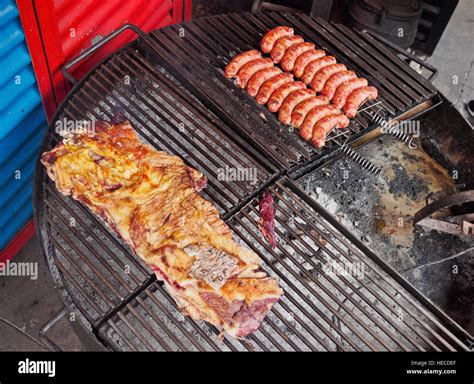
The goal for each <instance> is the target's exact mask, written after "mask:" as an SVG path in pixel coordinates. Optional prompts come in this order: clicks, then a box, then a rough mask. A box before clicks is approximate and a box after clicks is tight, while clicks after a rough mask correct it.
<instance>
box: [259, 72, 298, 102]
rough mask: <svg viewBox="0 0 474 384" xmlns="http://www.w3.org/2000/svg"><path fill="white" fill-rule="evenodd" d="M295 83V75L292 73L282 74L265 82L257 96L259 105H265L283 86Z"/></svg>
mask: <svg viewBox="0 0 474 384" xmlns="http://www.w3.org/2000/svg"><path fill="white" fill-rule="evenodd" d="M290 81H293V75H292V74H291V73H280V74H279V75H276V76H274V77H272V78H271V79H268V80H267V81H265V82H264V83H263V84H262V86H261V87H260V90H259V91H258V94H257V103H258V104H262V105H263V104H265V103H266V102H267V101H268V99H269V98H270V96H271V94H272V93H273V92H275V90H277V89H278V88H280V87H281V86H282V85H283V84H286V83H289V82H290Z"/></svg>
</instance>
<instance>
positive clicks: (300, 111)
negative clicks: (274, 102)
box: [291, 96, 329, 128]
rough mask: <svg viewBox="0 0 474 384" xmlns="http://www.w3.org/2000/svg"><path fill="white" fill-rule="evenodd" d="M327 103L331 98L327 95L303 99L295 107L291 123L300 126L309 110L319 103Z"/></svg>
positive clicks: (296, 126)
mask: <svg viewBox="0 0 474 384" xmlns="http://www.w3.org/2000/svg"><path fill="white" fill-rule="evenodd" d="M327 104H329V99H328V98H327V97H326V96H313V97H310V98H309V99H306V100H304V101H302V102H301V103H299V104H298V105H297V106H296V107H295V109H294V110H293V113H292V114H291V124H292V125H293V127H295V128H299V127H300V126H301V124H302V123H303V121H304V119H305V117H306V115H307V114H308V113H309V111H311V110H312V109H313V108H314V107H317V106H319V105H327Z"/></svg>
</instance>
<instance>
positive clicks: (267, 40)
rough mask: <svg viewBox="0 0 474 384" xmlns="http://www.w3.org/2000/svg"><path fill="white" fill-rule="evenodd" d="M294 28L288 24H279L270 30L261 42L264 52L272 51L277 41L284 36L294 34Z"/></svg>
mask: <svg viewBox="0 0 474 384" xmlns="http://www.w3.org/2000/svg"><path fill="white" fill-rule="evenodd" d="M293 33H294V31H293V28H290V27H286V26H283V25H282V26H279V27H276V28H273V29H272V30H270V31H268V32H267V33H266V34H265V36H263V38H262V41H261V42H260V49H261V50H262V52H263V53H269V52H271V50H272V48H273V46H274V44H275V42H276V41H277V40H278V39H279V38H280V37H283V36H293Z"/></svg>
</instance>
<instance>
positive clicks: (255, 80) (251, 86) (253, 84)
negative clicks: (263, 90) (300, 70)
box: [247, 67, 281, 97]
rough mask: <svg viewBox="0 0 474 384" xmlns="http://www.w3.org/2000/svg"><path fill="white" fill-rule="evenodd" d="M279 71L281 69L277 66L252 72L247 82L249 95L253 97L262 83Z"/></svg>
mask: <svg viewBox="0 0 474 384" xmlns="http://www.w3.org/2000/svg"><path fill="white" fill-rule="evenodd" d="M279 73H281V69H280V68H278V67H271V68H265V69H262V70H260V71H258V72H257V73H255V74H253V75H252V77H251V78H250V80H249V81H248V82H247V93H248V95H249V96H252V97H255V96H256V95H257V93H258V90H259V89H260V87H261V86H262V84H263V83H264V82H265V81H267V80H268V79H271V78H272V77H273V76H276V75H278V74H279Z"/></svg>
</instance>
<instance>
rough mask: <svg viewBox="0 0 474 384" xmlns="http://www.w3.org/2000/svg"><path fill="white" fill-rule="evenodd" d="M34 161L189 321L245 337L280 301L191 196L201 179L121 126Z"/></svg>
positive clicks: (244, 252)
mask: <svg viewBox="0 0 474 384" xmlns="http://www.w3.org/2000/svg"><path fill="white" fill-rule="evenodd" d="M41 162H42V163H43V165H44V166H45V167H46V169H47V172H48V175H49V176H50V178H51V179H52V180H54V181H55V183H56V187H57V188H58V190H59V191H60V192H61V193H63V194H65V195H71V196H72V197H73V198H74V199H76V200H79V201H81V202H82V203H83V204H85V205H86V206H87V207H88V208H89V209H91V210H92V211H93V212H94V213H95V214H96V215H98V216H100V217H101V218H102V219H103V220H104V221H105V222H106V223H107V224H108V225H109V226H110V227H112V228H113V229H114V230H115V231H116V232H117V233H118V234H119V235H120V236H121V237H122V238H123V239H124V240H125V241H126V242H127V244H128V245H129V246H130V247H131V248H132V249H133V250H134V252H135V253H136V254H137V255H138V256H139V257H141V258H142V259H143V260H144V261H145V262H146V263H147V264H148V265H150V267H151V268H152V269H153V270H154V271H155V273H156V275H157V277H158V279H159V280H162V281H163V282H164V285H165V287H166V288H167V289H168V291H169V292H170V294H171V295H172V297H173V298H174V299H175V301H176V303H177V304H178V306H179V308H180V309H181V311H182V312H183V313H185V314H187V315H189V316H191V317H192V318H193V319H195V320H205V321H207V322H209V323H211V324H214V325H216V326H219V327H222V328H223V329H224V330H225V331H227V333H228V334H229V335H231V336H234V337H244V336H246V335H248V334H249V333H252V332H254V331H255V330H256V329H257V328H258V327H259V325H260V323H261V321H262V320H263V318H264V317H265V315H266V314H267V313H268V311H269V310H270V309H271V307H272V305H273V304H274V303H275V302H276V301H278V299H279V297H280V296H281V294H282V290H281V289H280V288H279V286H278V283H277V281H276V280H275V279H273V278H270V277H269V276H268V275H267V274H266V273H265V272H263V271H262V269H261V267H260V263H261V260H260V259H259V257H258V256H257V255H256V254H255V253H254V252H252V251H251V250H249V249H247V248H244V247H242V246H240V245H238V244H237V243H236V242H235V241H234V240H233V239H232V233H231V231H230V230H229V228H228V227H227V225H226V224H225V223H224V222H223V221H222V220H221V219H220V218H219V214H218V211H217V210H216V208H215V207H214V206H213V205H212V204H211V203H209V202H208V201H206V200H205V199H204V198H202V197H201V196H200V195H199V194H198V190H199V189H200V188H202V187H203V186H204V185H205V177H204V176H203V175H202V174H201V173H200V172H199V171H197V170H195V169H192V168H190V167H188V166H186V165H185V164H184V162H183V160H181V159H180V158H178V157H176V156H171V155H168V154H167V153H165V152H158V151H156V150H154V149H153V148H151V147H149V146H147V145H144V144H142V143H141V142H140V141H139V139H138V137H137V135H136V133H135V132H134V131H133V129H132V127H131V126H130V125H129V124H128V123H124V124H120V125H112V126H110V125H107V124H105V123H104V124H102V125H99V127H97V128H96V132H95V134H94V135H90V136H89V135H78V136H75V137H73V138H72V139H71V138H68V139H65V140H63V141H62V142H61V143H60V144H58V145H57V146H56V147H55V148H54V149H52V150H51V151H49V152H45V153H44V154H43V155H42V158H41ZM111 186H112V188H111Z"/></svg>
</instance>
